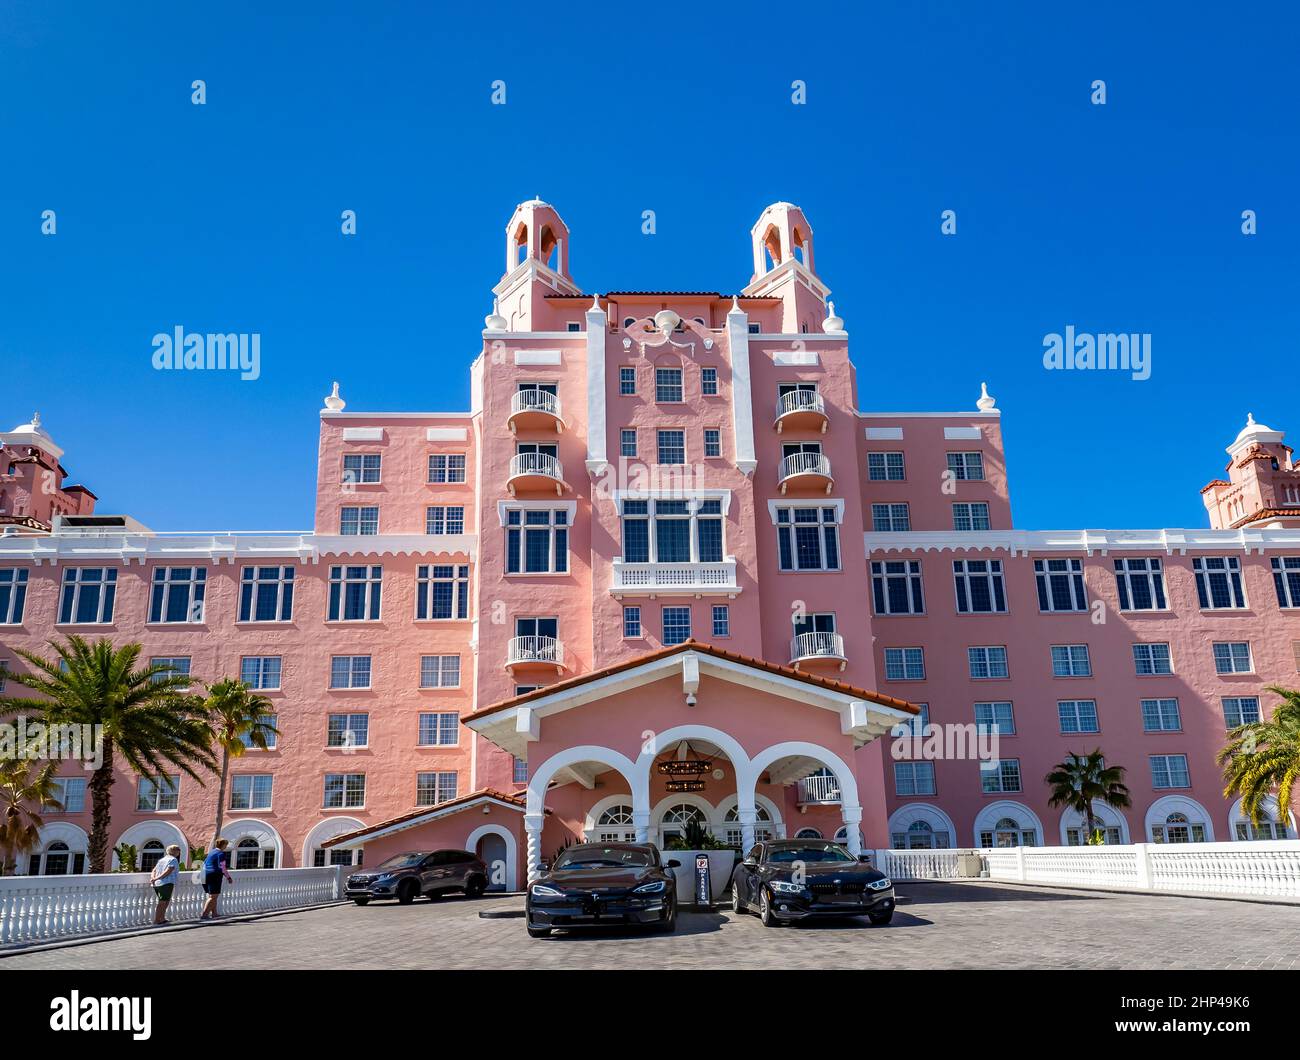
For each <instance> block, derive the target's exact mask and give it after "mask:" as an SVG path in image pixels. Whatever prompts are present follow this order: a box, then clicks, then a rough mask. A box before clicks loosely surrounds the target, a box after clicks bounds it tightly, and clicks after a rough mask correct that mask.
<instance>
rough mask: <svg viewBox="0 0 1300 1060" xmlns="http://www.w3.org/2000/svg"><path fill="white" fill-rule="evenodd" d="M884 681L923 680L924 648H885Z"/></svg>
mask: <svg viewBox="0 0 1300 1060" xmlns="http://www.w3.org/2000/svg"><path fill="white" fill-rule="evenodd" d="M885 680H886V681H924V680H925V649H924V648H886V649H885Z"/></svg>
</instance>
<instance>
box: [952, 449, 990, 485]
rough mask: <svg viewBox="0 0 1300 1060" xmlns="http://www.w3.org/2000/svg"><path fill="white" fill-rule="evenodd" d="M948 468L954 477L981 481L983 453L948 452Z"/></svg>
mask: <svg viewBox="0 0 1300 1060" xmlns="http://www.w3.org/2000/svg"><path fill="white" fill-rule="evenodd" d="M948 470H949V471H951V472H952V474H953V477H954V478H959V479H968V480H970V481H971V482H982V481H984V454H983V453H949V454H948Z"/></svg>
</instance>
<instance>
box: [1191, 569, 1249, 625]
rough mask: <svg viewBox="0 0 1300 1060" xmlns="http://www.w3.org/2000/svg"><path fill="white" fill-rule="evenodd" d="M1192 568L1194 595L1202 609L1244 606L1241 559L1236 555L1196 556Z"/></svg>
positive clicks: (1213, 609)
mask: <svg viewBox="0 0 1300 1060" xmlns="http://www.w3.org/2000/svg"><path fill="white" fill-rule="evenodd" d="M1192 570H1193V571H1195V572H1196V596H1197V598H1198V599H1199V600H1200V603H1201V608H1202V609H1203V610H1206V611H1222V610H1225V609H1230V608H1243V607H1245V606H1246V593H1245V590H1244V589H1243V588H1242V585H1241V560H1240V559H1238V558H1237V557H1236V556H1197V557H1195V558H1194V559H1193V560H1192Z"/></svg>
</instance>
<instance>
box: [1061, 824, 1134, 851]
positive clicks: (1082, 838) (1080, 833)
mask: <svg viewBox="0 0 1300 1060" xmlns="http://www.w3.org/2000/svg"><path fill="white" fill-rule="evenodd" d="M1092 827H1093V830H1096V829H1098V828H1100V829H1101V831H1102V833H1103V834H1104V835H1105V837H1106V845H1107V846H1118V845H1119V844H1120V843H1122V842H1124V840H1123V837H1122V834H1121V833H1120V830H1119V826H1118V825H1113V824H1107V823H1106V822H1105V821H1103V820H1101V819H1100V818H1098V817H1094V818H1093V819H1092ZM1091 834H1092V832H1091V831H1089V830H1088V829H1087V828H1086V827H1085V826H1084V825H1083V823H1082V822H1080V823H1079V824H1077V825H1075V826H1074V827H1073V828H1067V829H1066V830H1065V843H1066V846H1072V847H1081V846H1086V845H1087V843H1088V836H1090V835H1091Z"/></svg>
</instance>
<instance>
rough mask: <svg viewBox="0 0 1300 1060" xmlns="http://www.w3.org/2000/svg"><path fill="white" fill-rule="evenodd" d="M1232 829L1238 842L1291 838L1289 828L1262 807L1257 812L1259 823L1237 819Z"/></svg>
mask: <svg viewBox="0 0 1300 1060" xmlns="http://www.w3.org/2000/svg"><path fill="white" fill-rule="evenodd" d="M1232 830H1233V832H1234V834H1235V835H1236V837H1237V841H1238V842H1240V843H1246V842H1257V841H1261V840H1262V841H1264V842H1267V841H1269V840H1276V839H1290V838H1292V836H1291V831H1290V829H1288V828H1287V826H1286V825H1284V824H1283V823H1282V822H1281V821H1278V820H1276V819H1275V818H1274V817H1272V816H1271V815H1270V814H1268V813H1266V812H1265V811H1264V810H1263V809H1261V810H1260V812H1259V824H1253V823H1251V821H1250V820H1249V819H1247V820H1244V821H1237V822H1235V823H1234V825H1233V829H1232Z"/></svg>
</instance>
